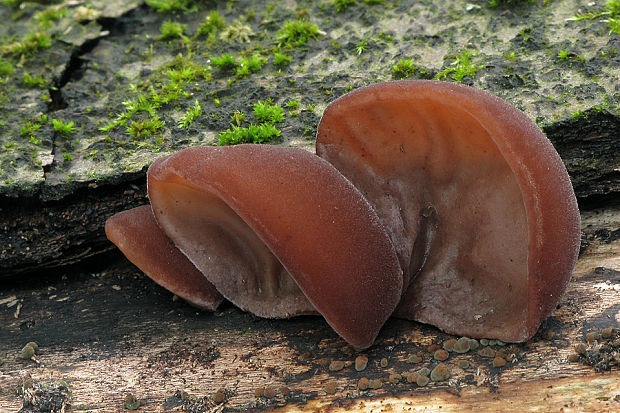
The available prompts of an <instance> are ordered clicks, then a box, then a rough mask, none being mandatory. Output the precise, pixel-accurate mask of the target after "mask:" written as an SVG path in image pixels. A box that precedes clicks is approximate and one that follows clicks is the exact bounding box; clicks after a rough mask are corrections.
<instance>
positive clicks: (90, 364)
mask: <svg viewBox="0 0 620 413" xmlns="http://www.w3.org/2000/svg"><path fill="white" fill-rule="evenodd" d="M618 228H620V208H618V207H616V208H608V209H602V210H595V211H590V212H586V213H584V214H583V239H584V243H583V245H584V250H583V253H582V255H581V257H580V259H579V262H578V265H577V268H576V271H575V274H574V277H573V280H572V281H571V283H570V286H569V289H568V291H567V293H566V294H565V296H564V297H563V299H562V300H561V304H560V305H559V307H558V309H557V310H556V311H555V312H554V313H553V315H552V317H550V318H549V319H548V320H547V321H546V322H545V323H544V324H543V326H542V327H541V329H540V331H539V333H538V334H537V335H536V336H535V337H534V338H533V339H532V340H530V341H529V342H527V343H524V344H520V345H505V346H500V345H493V346H491V348H492V349H493V350H494V351H495V352H499V353H497V354H501V355H503V356H504V357H505V358H506V359H508V360H509V362H508V364H507V365H506V366H503V367H493V358H487V357H483V356H481V355H479V354H478V351H479V350H480V349H481V348H482V347H480V348H479V349H478V350H470V351H469V352H467V353H465V354H457V353H450V356H449V358H448V359H447V360H446V361H445V364H446V365H447V366H448V369H449V371H450V372H451V377H450V378H449V379H448V380H447V381H443V382H438V383H434V382H432V381H431V383H429V384H428V385H427V386H425V387H420V386H418V385H416V384H415V383H408V382H407V380H406V374H405V375H403V373H407V372H413V371H417V370H418V369H420V368H422V367H427V368H429V369H432V368H433V367H434V366H436V365H437V364H438V363H439V362H438V361H436V360H434V359H433V353H432V351H433V349H432V348H431V349H429V346H432V345H434V344H435V345H438V346H441V345H442V344H443V343H444V342H446V341H447V340H449V339H451V338H453V337H451V336H449V335H446V334H443V333H441V332H439V331H437V330H436V329H434V328H432V327H429V326H424V325H420V324H418V323H413V322H409V321H404V320H396V319H392V320H390V321H389V322H388V323H387V325H386V326H385V328H384V329H383V331H382V332H381V334H380V336H379V339H378V341H377V343H376V344H375V345H374V346H373V347H371V348H370V349H369V350H367V351H365V352H364V353H363V354H364V355H366V356H367V357H368V359H369V363H368V367H367V368H366V369H365V370H363V371H359V372H358V371H356V369H355V368H354V365H353V364H352V363H354V361H355V359H356V357H357V356H358V355H359V353H356V352H355V351H354V350H353V349H352V348H351V347H350V346H348V345H346V343H344V342H343V341H342V340H341V339H339V338H338V337H337V336H336V334H335V333H334V332H333V331H332V330H331V329H330V328H329V327H328V326H327V325H326V323H325V322H324V321H322V320H321V319H320V318H319V317H301V318H296V319H293V320H280V321H277V320H265V319H259V318H256V317H253V316H251V315H249V314H246V313H242V312H240V311H238V310H237V309H235V308H234V307H232V306H231V305H224V306H223V307H222V308H221V309H220V310H219V311H217V312H216V313H213V314H212V313H207V312H199V311H197V310H195V309H193V308H191V307H189V306H188V305H186V304H185V303H183V302H181V301H180V300H172V299H171V295H170V294H169V293H168V292H166V291H164V290H163V289H161V288H159V287H157V286H156V285H155V284H154V283H152V282H151V281H150V280H149V279H147V278H146V277H145V276H144V275H142V274H141V273H140V272H139V271H138V270H137V269H135V268H134V267H133V266H131V265H130V264H128V263H127V262H126V261H125V260H124V259H123V258H122V257H120V256H119V255H111V256H108V257H107V258H108V259H107V261H108V262H109V264H102V265H101V266H100V268H98V269H95V268H93V267H91V268H89V269H88V270H82V271H79V272H76V273H65V274H56V275H50V276H49V277H48V279H47V280H45V282H41V281H38V280H36V279H33V278H30V277H24V278H23V279H22V280H21V281H16V280H12V281H10V282H11V283H12V284H10V285H5V288H3V290H2V291H0V325H1V326H2V328H1V329H0V358H2V359H3V364H2V365H0V411H3V412H4V411H7V412H14V411H18V410H19V409H20V408H21V407H22V404H24V400H26V402H28V401H30V402H31V404H32V403H34V404H35V405H36V403H42V402H43V401H44V400H48V401H49V403H52V404H53V403H56V404H55V405H54V406H56V408H57V411H60V409H61V408H62V406H71V408H72V409H73V410H74V411H89V412H108V411H123V410H124V409H125V407H124V404H125V398H126V396H127V395H128V394H131V395H133V396H135V397H136V398H137V399H138V400H139V401H140V403H141V406H142V407H140V409H141V410H142V411H149V412H151V411H192V412H197V411H222V410H223V411H232V410H248V409H261V408H263V409H268V410H271V409H282V411H290V410H300V411H317V410H323V411H327V410H329V411H347V410H349V411H350V410H363V411H370V410H372V411H402V410H404V411H419V410H424V409H427V410H439V409H440V408H441V411H467V410H473V409H480V410H484V411H498V410H506V409H513V410H515V411H541V410H543V411H560V410H562V409H563V410H564V411H618V410H620V371H619V367H618V359H617V355H618V347H613V344H614V343H615V345H617V344H618V342H617V340H618V337H620V333H619V331H618V327H619V322H620V299H619V297H620V239H618ZM586 245H587V246H586ZM112 258H114V259H112ZM610 327H611V329H612V330H611V331H612V334H613V335H614V338H612V339H609V340H607V341H605V340H604V339H603V338H601V337H598V336H596V333H600V332H601V331H603V330H604V329H605V328H607V330H606V331H607V332H608V333H609V331H610V330H609V328H610ZM614 329H615V330H614ZM588 333H595V334H590V335H589V336H588V335H587V334H588ZM586 337H587V338H589V339H590V342H588V341H587V340H586ZM29 341H35V342H37V343H38V344H39V346H40V347H39V349H38V351H37V353H36V354H35V356H34V359H35V360H23V359H22V358H21V357H20V351H21V349H22V347H24V345H25V344H26V343H28V342H29ZM602 343H607V344H606V345H607V347H606V348H607V349H612V350H613V349H615V350H614V351H615V353H613V352H612V353H605V354H607V355H609V354H612V355H613V354H615V356H616V358H615V359H614V358H613V356H612V357H611V358H607V359H606V362H600V360H598V359H597V360H598V361H599V363H598V364H596V363H591V364H596V368H595V367H593V366H590V365H588V364H587V363H586V360H585V358H584V357H581V358H580V359H578V360H575V361H569V358H577V357H576V356H575V355H573V354H574V353H575V346H576V345H578V344H581V345H583V346H585V349H587V351H588V352H589V354H590V355H597V354H599V353H596V352H597V351H599V352H602V351H603V350H601V348H600V346H601V344H602ZM429 350H430V351H429ZM414 354H416V355H419V356H421V357H422V361H419V362H415V360H412V359H411V358H410V356H411V355H414ZM601 354H602V355H605V354H603V353H601ZM571 355H572V356H571ZM384 359H385V360H384ZM462 360H466V361H468V362H469V366H468V367H464V366H462V365H461V367H459V362H460V361H462ZM597 360H594V361H597ZM332 361H342V362H344V367H343V368H342V369H340V370H339V369H337V367H339V366H337V363H335V364H332ZM591 361H592V360H591ZM463 367H464V368H463ZM397 374H399V375H400V376H398V375H397ZM363 377H365V378H368V379H370V380H378V381H377V382H375V383H378V384H379V385H380V388H377V389H371V390H359V389H358V381H359V380H360V379H361V378H363ZM24 388H25V392H24ZM20 389H21V390H22V394H18V393H16V390H20ZM218 390H219V393H218ZM289 392H290V393H289ZM24 393H25V395H24ZM34 393H36V394H37V395H38V399H36V400H34V401H33V399H32V394H34ZM69 394H70V396H69ZM265 395H267V396H271V397H265ZM46 397H47V399H46ZM218 398H221V399H220V400H223V401H222V402H221V403H218V402H219V401H220V400H218ZM49 403H48V405H49ZM39 407H40V406H39ZM31 409H34V411H39V410H38V408H36V406H35V407H32V406H31Z"/></svg>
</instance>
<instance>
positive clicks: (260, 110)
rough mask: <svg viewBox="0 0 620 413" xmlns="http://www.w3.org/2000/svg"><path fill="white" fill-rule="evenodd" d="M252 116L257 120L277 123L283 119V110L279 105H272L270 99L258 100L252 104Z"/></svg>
mask: <svg viewBox="0 0 620 413" xmlns="http://www.w3.org/2000/svg"><path fill="white" fill-rule="evenodd" d="M252 109H253V111H254V117H255V118H256V120H258V121H259V122H267V123H278V122H282V120H283V119H284V111H283V110H282V108H281V107H280V106H279V105H277V104H276V105H274V104H272V103H271V101H267V102H263V101H258V102H256V103H254V104H253V105H252Z"/></svg>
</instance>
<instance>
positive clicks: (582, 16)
mask: <svg viewBox="0 0 620 413" xmlns="http://www.w3.org/2000/svg"><path fill="white" fill-rule="evenodd" d="M601 17H604V18H605V20H603V21H604V22H605V23H607V26H608V27H609V34H612V33H615V34H620V0H607V2H605V8H604V9H597V10H593V11H589V12H586V13H579V14H577V15H575V16H574V17H572V18H570V19H568V20H572V21H581V20H594V19H598V18H601Z"/></svg>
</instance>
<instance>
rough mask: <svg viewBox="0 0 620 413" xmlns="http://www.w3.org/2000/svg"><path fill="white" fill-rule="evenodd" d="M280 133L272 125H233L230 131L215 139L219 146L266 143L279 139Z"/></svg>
mask: <svg viewBox="0 0 620 413" xmlns="http://www.w3.org/2000/svg"><path fill="white" fill-rule="evenodd" d="M281 134H282V132H280V130H279V129H278V128H276V127H275V126H274V125H272V124H269V123H262V124H260V125H250V126H249V127H243V126H237V125H233V126H232V128H231V129H227V130H226V131H224V132H221V133H220V134H219V135H218V137H217V139H218V141H219V143H220V145H237V144H240V143H268V142H271V141H273V140H274V139H276V138H279V137H280V135H281Z"/></svg>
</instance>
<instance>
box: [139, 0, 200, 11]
mask: <svg viewBox="0 0 620 413" xmlns="http://www.w3.org/2000/svg"><path fill="white" fill-rule="evenodd" d="M192 3H193V1H192V0H146V4H147V5H148V6H150V7H153V8H154V9H156V10H157V11H158V12H160V13H168V12H175V11H189V6H190V5H191V4H192Z"/></svg>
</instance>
